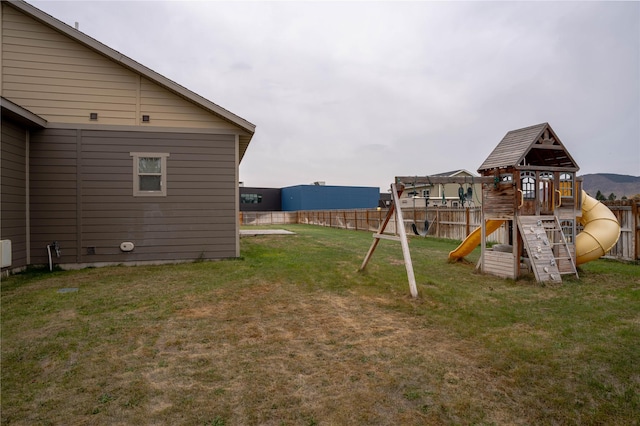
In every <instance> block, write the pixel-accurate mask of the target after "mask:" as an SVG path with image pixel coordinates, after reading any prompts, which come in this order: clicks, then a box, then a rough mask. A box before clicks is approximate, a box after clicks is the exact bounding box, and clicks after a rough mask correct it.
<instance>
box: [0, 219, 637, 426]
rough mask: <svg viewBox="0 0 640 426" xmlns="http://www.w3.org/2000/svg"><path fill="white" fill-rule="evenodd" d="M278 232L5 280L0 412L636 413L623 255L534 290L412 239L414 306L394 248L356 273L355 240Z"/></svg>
mask: <svg viewBox="0 0 640 426" xmlns="http://www.w3.org/2000/svg"><path fill="white" fill-rule="evenodd" d="M286 228H287V229H289V230H292V231H294V232H296V233H297V234H296V235H292V236H259V237H250V238H243V239H242V240H241V247H242V258H241V259H238V260H229V261H220V262H199V263H191V264H181V265H171V266H150V267H135V268H134V267H109V268H100V269H85V270H81V271H69V272H63V271H55V272H53V273H49V272H48V271H46V272H42V271H41V272H28V273H25V274H22V275H18V276H14V277H11V278H9V279H3V281H2V284H1V290H2V299H1V308H2V312H1V314H2V318H1V320H2V342H1V343H2V365H1V366H2V371H1V374H2V377H1V379H2V382H1V386H2V388H1V391H2V393H1V397H2V401H1V402H2V414H1V420H2V424H3V425H5V424H6V425H10V424H11V425H13V424H21V425H34V424H38V425H46V424H55V425H60V424H66V425H73V424H92V425H103V424H105V425H106V424H109V425H111V424H122V425H125V424H170V425H181V424H184V425H217V426H221V425H347V424H367V425H368V424H374V425H425V424H426V425H431V424H432V425H440V424H445V425H448V424H464V425H468V424H496V425H505V424H510V425H520V424H521V425H532V424H549V425H551V424H593V425H595V424H615V425H634V424H635V425H637V424H639V423H638V413H640V267H639V266H637V265H631V264H622V263H616V262H611V261H605V260H599V261H596V262H592V263H589V264H586V265H583V266H582V267H581V268H580V271H579V272H580V280H576V279H575V278H567V277H565V278H564V284H562V285H546V286H543V285H539V284H537V283H536V282H535V281H534V280H533V278H525V279H522V280H519V281H517V282H514V281H511V280H503V279H499V278H495V277H491V276H483V275H480V274H478V273H476V272H475V266H474V264H473V263H466V262H463V263H457V264H448V263H447V253H448V252H449V251H450V250H451V249H453V248H455V246H456V244H455V242H451V241H441V240H434V239H421V238H414V239H412V240H411V254H412V259H413V263H414V268H415V272H416V279H417V282H418V290H419V294H420V296H419V298H418V299H417V300H414V299H412V298H411V297H410V296H409V288H408V284H407V280H406V273H405V269H404V264H403V263H402V253H401V249H400V245H399V244H398V243H394V242H390V241H381V242H380V245H379V246H378V249H377V251H376V253H375V254H374V256H373V258H372V260H371V262H370V263H369V266H368V267H367V270H366V271H365V272H363V273H359V272H357V269H358V267H359V266H360V264H361V262H362V260H363V258H364V255H365V254H366V252H367V250H368V248H369V245H370V244H371V241H372V238H371V233H367V232H356V231H346V230H339V229H329V228H320V227H313V226H303V225H294V226H286ZM477 256H478V254H477V253H475V252H474V253H473V254H472V255H471V256H470V258H469V260H470V261H475V260H476V259H477ZM69 288H72V289H77V291H70V292H59V290H60V289H69Z"/></svg>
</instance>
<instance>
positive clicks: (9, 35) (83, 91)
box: [2, 7, 138, 125]
mask: <svg viewBox="0 0 640 426" xmlns="http://www.w3.org/2000/svg"><path fill="white" fill-rule="evenodd" d="M3 19H4V21H3V46H2V59H3V89H2V90H3V93H2V94H3V96H5V97H6V98H8V99H11V100H12V101H13V102H15V103H17V104H19V105H21V106H23V107H24V108H27V109H28V110H30V111H32V112H33V113H35V114H38V115H40V116H41V117H43V118H45V119H47V120H48V121H49V122H58V123H83V122H87V123H88V122H90V121H89V113H90V112H98V115H99V123H100V124H127V125H133V124H135V123H136V119H137V117H136V91H137V84H138V77H137V75H136V74H135V73H133V72H131V71H129V70H127V69H125V68H123V67H122V66H119V65H118V64H116V63H115V62H113V61H111V60H109V59H107V58H106V57H104V56H102V55H100V54H98V53H96V52H93V51H92V50H90V49H88V48H86V47H84V46H82V45H80V44H79V43H78V42H76V41H74V40H72V39H70V38H68V37H67V36H65V35H63V34H61V33H58V32H57V31H55V30H53V29H51V28H49V27H47V26H45V25H42V24H40V23H39V22H37V21H36V20H34V19H32V18H29V17H27V16H26V15H23V14H22V13H20V12H18V11H16V10H15V9H13V8H11V7H4V9H3Z"/></svg>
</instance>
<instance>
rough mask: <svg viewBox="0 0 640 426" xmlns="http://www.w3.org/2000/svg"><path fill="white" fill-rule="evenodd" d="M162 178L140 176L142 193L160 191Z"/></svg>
mask: <svg viewBox="0 0 640 426" xmlns="http://www.w3.org/2000/svg"><path fill="white" fill-rule="evenodd" d="M161 179H162V177H161V176H140V191H160V190H162V187H161V186H160V180H161Z"/></svg>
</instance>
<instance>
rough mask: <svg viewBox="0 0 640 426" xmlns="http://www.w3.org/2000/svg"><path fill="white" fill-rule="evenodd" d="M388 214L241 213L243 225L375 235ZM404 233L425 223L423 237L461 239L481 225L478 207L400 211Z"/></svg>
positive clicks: (498, 238) (498, 236)
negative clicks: (314, 227) (297, 225)
mask: <svg viewBox="0 0 640 426" xmlns="http://www.w3.org/2000/svg"><path fill="white" fill-rule="evenodd" d="M386 215H387V209H380V210H378V209H359V210H313V211H298V212H240V223H241V224H242V225H286V224H291V223H300V224H308V225H319V226H326V227H331V228H342V229H352V230H355V231H370V232H375V231H377V230H378V229H379V228H380V224H381V223H382V221H384V218H385V217H386ZM402 215H403V216H404V225H405V230H406V232H407V233H408V234H411V235H413V234H414V231H413V225H414V224H415V226H416V230H417V231H418V232H419V233H421V234H424V231H425V220H428V221H429V228H428V230H427V233H426V235H427V236H430V237H436V238H446V239H450V240H464V239H465V238H466V236H467V235H469V233H471V232H472V231H473V230H474V229H476V228H478V227H479V226H480V223H481V222H480V219H481V212H480V208H479V207H471V208H446V207H437V208H431V209H429V211H427V212H425V211H424V209H420V210H413V209H402ZM395 226H396V224H395V220H393V221H391V222H390V223H389V225H387V228H386V230H387V231H389V232H392V233H395V232H396V229H395ZM507 232H508V231H507V229H506V228H505V227H504V226H503V227H501V228H500V229H498V230H497V231H496V232H494V233H493V234H491V235H490V236H489V237H488V239H489V241H492V242H504V241H508V234H507Z"/></svg>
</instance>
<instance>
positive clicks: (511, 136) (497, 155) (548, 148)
mask: <svg viewBox="0 0 640 426" xmlns="http://www.w3.org/2000/svg"><path fill="white" fill-rule="evenodd" d="M527 164H529V165H535V166H548V167H562V168H566V169H568V170H575V171H577V170H578V166H577V164H576V163H575V161H574V160H573V158H571V155H569V152H568V151H567V150H566V149H565V147H564V145H562V142H560V139H559V138H558V137H557V136H556V134H555V132H554V131H553V129H552V128H551V126H550V125H549V123H541V124H536V125H535V126H529V127H525V128H522V129H517V130H511V131H509V132H507V134H506V135H505V136H504V138H502V140H501V141H500V143H499V144H498V145H497V146H496V147H495V148H494V150H493V151H492V152H491V154H489V156H488V157H487V159H486V160H484V163H482V165H481V166H480V167H479V168H478V172H481V171H483V170H490V169H496V168H503V167H518V166H522V167H525V166H526V165H527Z"/></svg>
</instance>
